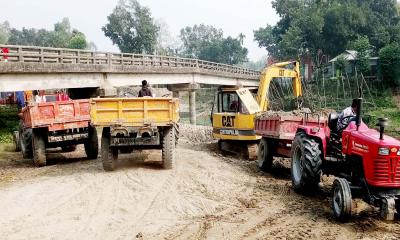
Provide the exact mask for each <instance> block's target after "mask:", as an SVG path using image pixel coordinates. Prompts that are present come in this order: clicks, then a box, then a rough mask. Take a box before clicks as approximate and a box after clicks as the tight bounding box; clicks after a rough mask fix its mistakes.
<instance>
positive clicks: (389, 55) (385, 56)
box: [379, 42, 400, 86]
mask: <svg viewBox="0 0 400 240" xmlns="http://www.w3.org/2000/svg"><path fill="white" fill-rule="evenodd" d="M379 68H380V72H381V75H382V77H383V80H384V82H385V83H386V84H388V85H389V86H392V85H395V86H399V85H400V45H399V43H397V42H395V43H391V44H389V45H387V46H385V47H383V48H382V49H381V50H380V51H379Z"/></svg>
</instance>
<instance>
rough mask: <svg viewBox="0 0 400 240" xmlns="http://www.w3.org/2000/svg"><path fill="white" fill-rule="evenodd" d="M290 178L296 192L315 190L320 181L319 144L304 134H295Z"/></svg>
mask: <svg viewBox="0 0 400 240" xmlns="http://www.w3.org/2000/svg"><path fill="white" fill-rule="evenodd" d="M291 156H292V161H291V168H290V173H291V178H292V184H293V188H294V190H295V191H297V192H302V193H304V192H307V191H312V190H315V189H316V188H317V187H318V183H319V182H320V180H321V173H322V170H321V166H322V159H321V150H320V148H319V144H318V143H317V142H316V141H315V140H314V139H311V138H309V137H308V136H307V135H306V134H305V133H303V132H300V133H297V134H296V137H295V138H294V141H293V145H292V153H291Z"/></svg>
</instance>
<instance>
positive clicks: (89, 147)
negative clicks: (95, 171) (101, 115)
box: [84, 127, 99, 160]
mask: <svg viewBox="0 0 400 240" xmlns="http://www.w3.org/2000/svg"><path fill="white" fill-rule="evenodd" d="M84 146H85V153H86V156H87V158H88V159H90V160H92V159H97V156H98V155H99V138H98V136H97V129H96V128H95V127H89V138H88V140H87V141H86V142H85V143H84Z"/></svg>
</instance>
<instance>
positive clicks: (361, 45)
mask: <svg viewBox="0 0 400 240" xmlns="http://www.w3.org/2000/svg"><path fill="white" fill-rule="evenodd" d="M350 46H351V48H352V49H354V50H356V51H357V61H356V67H357V70H359V71H361V73H363V74H368V73H369V72H370V71H371V65H370V61H369V59H370V57H371V55H370V53H371V52H372V46H371V44H370V43H369V39H368V37H367V36H362V37H359V38H358V39H357V40H356V41H354V42H353V43H351V44H350Z"/></svg>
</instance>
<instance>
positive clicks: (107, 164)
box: [101, 128, 118, 172]
mask: <svg viewBox="0 0 400 240" xmlns="http://www.w3.org/2000/svg"><path fill="white" fill-rule="evenodd" d="M110 141H111V133H110V128H103V133H102V136H101V159H102V162H103V169H104V170H105V171H107V172H110V171H114V170H115V163H116V161H117V160H118V149H113V148H111V147H110Z"/></svg>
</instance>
